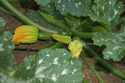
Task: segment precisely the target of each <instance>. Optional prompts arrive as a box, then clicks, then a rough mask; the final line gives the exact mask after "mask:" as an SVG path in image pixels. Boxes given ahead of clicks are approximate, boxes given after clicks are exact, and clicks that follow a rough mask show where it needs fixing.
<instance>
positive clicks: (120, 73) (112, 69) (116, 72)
mask: <svg viewBox="0 0 125 83" xmlns="http://www.w3.org/2000/svg"><path fill="white" fill-rule="evenodd" d="M87 49H88V50H89V51H90V52H91V53H92V54H93V55H94V56H95V57H96V60H97V61H98V62H99V63H100V64H101V65H102V66H103V67H104V68H106V69H107V70H109V71H110V72H111V73H112V74H114V75H116V76H117V77H119V78H121V79H123V80H125V73H124V72H123V71H121V70H120V69H118V68H115V67H113V66H112V65H111V64H110V63H108V62H106V61H105V60H104V59H102V58H101V57H100V56H99V55H98V54H97V53H96V52H95V51H94V50H93V49H92V48H90V47H87Z"/></svg>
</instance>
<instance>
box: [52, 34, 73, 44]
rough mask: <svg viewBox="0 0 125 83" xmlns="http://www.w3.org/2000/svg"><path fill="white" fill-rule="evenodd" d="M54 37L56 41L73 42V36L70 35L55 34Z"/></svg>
mask: <svg viewBox="0 0 125 83" xmlns="http://www.w3.org/2000/svg"><path fill="white" fill-rule="evenodd" d="M52 38H53V39H55V40H56V41H58V42H61V43H64V44H69V43H70V42H71V37H70V36H65V35H59V34H53V35H52Z"/></svg>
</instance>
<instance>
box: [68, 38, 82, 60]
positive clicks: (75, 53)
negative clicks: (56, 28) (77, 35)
mask: <svg viewBox="0 0 125 83" xmlns="http://www.w3.org/2000/svg"><path fill="white" fill-rule="evenodd" d="M83 46H84V45H83V42H81V41H80V40H78V39H76V40H73V41H72V42H70V43H69V46H68V49H69V50H70V52H71V54H72V57H74V58H79V56H80V54H81V51H82V49H83Z"/></svg>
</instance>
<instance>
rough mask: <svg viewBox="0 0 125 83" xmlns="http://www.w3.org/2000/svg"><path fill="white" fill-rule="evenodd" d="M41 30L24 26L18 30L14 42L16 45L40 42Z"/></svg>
mask: <svg viewBox="0 0 125 83" xmlns="http://www.w3.org/2000/svg"><path fill="white" fill-rule="evenodd" d="M38 33H39V30H38V28H37V27H34V26H31V25H22V26H19V27H17V28H16V30H15V34H14V35H13V39H12V41H13V42H14V44H20V43H34V42H36V41H37V40H38Z"/></svg>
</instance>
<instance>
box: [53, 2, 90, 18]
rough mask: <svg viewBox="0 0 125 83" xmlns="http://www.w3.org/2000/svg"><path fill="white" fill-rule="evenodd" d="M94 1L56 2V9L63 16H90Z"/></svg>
mask: <svg viewBox="0 0 125 83" xmlns="http://www.w3.org/2000/svg"><path fill="white" fill-rule="evenodd" d="M91 2H92V0H56V2H55V3H56V8H57V10H59V11H60V12H61V13H62V14H64V15H65V14H70V15H74V16H88V14H89V13H90V8H91Z"/></svg>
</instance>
